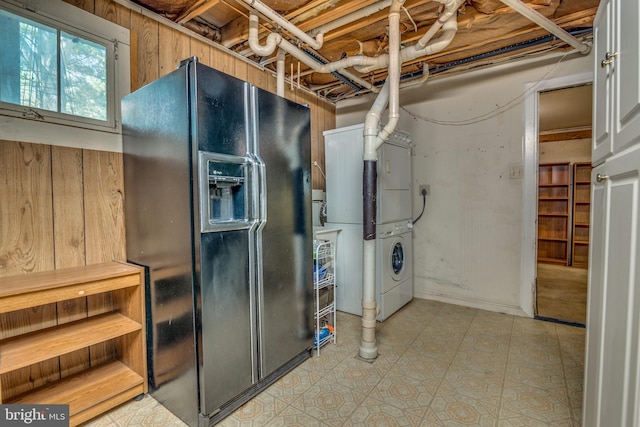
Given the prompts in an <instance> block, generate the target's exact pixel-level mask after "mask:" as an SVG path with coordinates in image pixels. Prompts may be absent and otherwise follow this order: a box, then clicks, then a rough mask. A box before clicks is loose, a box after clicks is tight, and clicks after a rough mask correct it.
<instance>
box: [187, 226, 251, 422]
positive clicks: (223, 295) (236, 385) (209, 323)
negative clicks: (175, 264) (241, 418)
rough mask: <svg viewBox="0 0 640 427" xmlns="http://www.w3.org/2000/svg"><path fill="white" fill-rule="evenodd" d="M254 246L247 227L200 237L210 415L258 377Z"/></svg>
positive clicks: (204, 377)
mask: <svg viewBox="0 0 640 427" xmlns="http://www.w3.org/2000/svg"><path fill="white" fill-rule="evenodd" d="M250 244H252V242H250V236H249V233H248V232H247V230H239V231H225V232H217V233H204V234H202V237H201V251H202V252H201V253H202V259H201V275H200V277H201V281H202V283H201V284H200V286H201V288H202V307H201V310H200V311H201V313H202V334H201V342H202V348H201V355H200V357H201V366H200V381H201V382H200V393H201V394H200V399H201V403H200V405H201V408H200V410H201V411H202V413H203V414H211V413H212V412H213V411H215V410H216V409H218V408H219V407H220V406H221V405H223V404H224V403H226V402H227V401H229V400H230V399H232V398H234V397H235V396H237V395H238V394H240V393H242V392H243V391H244V390H246V389H247V388H249V387H250V386H251V385H252V384H253V383H254V382H255V380H256V378H255V376H256V373H255V363H256V360H255V344H254V343H255V339H256V338H255V317H254V314H253V313H254V310H255V307H254V306H253V304H252V303H251V301H252V300H253V298H254V297H253V294H254V289H253V288H252V286H251V284H250V283H251V282H250V280H249V276H250V274H251V272H252V271H253V269H252V268H251V266H250V264H249V256H248V255H249V248H250Z"/></svg>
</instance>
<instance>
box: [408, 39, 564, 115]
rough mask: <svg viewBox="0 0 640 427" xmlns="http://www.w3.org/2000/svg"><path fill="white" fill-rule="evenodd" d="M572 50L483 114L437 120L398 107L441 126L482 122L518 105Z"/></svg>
mask: <svg viewBox="0 0 640 427" xmlns="http://www.w3.org/2000/svg"><path fill="white" fill-rule="evenodd" d="M572 52H573V51H569V52H567V53H565V54H564V55H562V56H561V57H560V59H559V60H558V62H556V64H555V65H554V66H553V67H552V68H551V69H550V70H548V71H547V72H546V73H545V74H544V75H543V76H542V77H540V78H539V79H538V80H537V81H536V82H535V83H534V84H533V85H531V86H530V87H529V88H528V89H526V90H524V91H523V92H522V93H521V94H519V95H517V96H516V97H514V98H512V99H511V100H509V101H508V102H507V103H505V104H504V105H502V106H499V107H498V108H496V109H495V110H492V111H489V112H487V113H484V114H480V115H478V116H475V117H471V118H468V119H464V120H439V119H433V118H430V117H425V116H421V115H419V114H417V113H413V112H411V111H409V110H408V109H407V108H406V107H405V106H403V105H401V106H400V108H401V109H402V110H404V111H405V112H406V113H407V114H409V115H410V116H411V117H413V118H414V119H418V120H422V121H424V122H428V123H434V124H437V125H442V126H468V125H472V124H476V123H480V122H484V121H486V120H489V119H492V118H494V117H496V116H497V115H498V114H501V113H503V112H505V111H508V110H510V109H511V108H513V107H515V106H516V105H518V104H519V103H520V101H522V99H523V98H524V97H525V96H526V95H528V94H529V93H530V92H532V91H534V90H535V89H536V88H537V87H538V85H539V84H540V83H541V82H542V81H543V80H545V79H546V78H547V77H548V76H549V75H550V74H552V73H553V72H555V71H556V69H557V68H558V67H559V66H560V63H562V61H563V60H564V59H565V58H566V57H567V55H569V54H570V53H572Z"/></svg>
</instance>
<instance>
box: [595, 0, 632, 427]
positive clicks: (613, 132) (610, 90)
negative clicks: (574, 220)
mask: <svg viewBox="0 0 640 427" xmlns="http://www.w3.org/2000/svg"><path fill="white" fill-rule="evenodd" d="M639 11H640V0H608V1H607V0H603V2H602V3H601V5H600V9H599V11H598V15H597V17H596V21H595V30H594V33H595V42H596V63H595V64H594V65H595V70H594V71H595V81H594V96H595V99H594V105H595V113H594V114H595V115H594V128H595V129H594V135H593V147H592V148H593V150H592V152H593V159H592V161H593V163H594V165H596V167H595V168H594V169H593V171H592V174H591V183H592V190H591V235H590V242H591V244H590V263H589V309H588V318H587V348H586V361H585V382H584V404H583V408H584V409H583V411H584V412H583V425H584V426H597V427H608V426H621V427H626V426H629V427H631V426H638V425H640V286H639V285H638V283H639V282H638V280H639V276H638V274H639V273H640V245H639V244H638V242H639V241H640V143H639V141H640V73H639V72H640V54H639V52H640V30H639V28H638V23H639V22H640V16H639Z"/></svg>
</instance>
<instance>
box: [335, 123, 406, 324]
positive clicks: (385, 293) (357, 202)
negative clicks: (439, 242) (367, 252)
mask: <svg viewBox="0 0 640 427" xmlns="http://www.w3.org/2000/svg"><path fill="white" fill-rule="evenodd" d="M363 130H364V125H363V124H358V125H353V126H348V127H344V128H340V129H334V130H330V131H326V132H324V137H325V167H326V176H327V180H326V182H327V191H326V199H327V224H326V225H327V227H332V228H340V229H341V230H342V231H341V232H340V235H339V236H338V247H339V248H340V250H339V251H338V253H337V254H336V266H337V272H336V303H337V309H338V310H340V311H344V312H348V313H353V314H357V315H362V262H363V261H362V260H363V250H362V246H363V237H362V217H363V215H362V170H363V149H364V143H363V135H362V134H363ZM377 173H378V211H377V224H378V226H377V233H376V234H377V237H376V247H377V249H376V252H377V264H378V266H377V271H376V287H377V295H376V300H377V302H378V305H379V306H380V314H379V316H378V317H377V319H378V320H379V321H383V320H385V319H386V318H387V317H389V316H390V315H391V314H393V313H394V312H395V311H397V310H398V309H399V308H400V307H402V306H403V305H405V304H406V303H408V302H409V301H411V299H412V298H413V266H412V262H411V257H412V246H413V242H412V234H411V215H412V209H411V139H410V137H409V135H408V134H406V133H404V132H401V131H395V132H394V133H393V134H392V135H391V136H390V138H389V140H388V141H387V142H385V143H384V144H383V145H382V146H381V147H380V149H379V150H378V171H377ZM391 230H394V231H393V232H391ZM381 232H382V234H381ZM397 237H401V239H402V240H401V242H402V243H401V246H402V253H403V262H402V265H403V267H402V271H401V272H399V273H397V274H391V272H392V271H393V269H392V264H391V263H390V262H391V261H390V258H389V257H391V255H390V254H389V253H386V252H385V250H386V249H385V248H386V246H388V245H390V244H391V243H392V240H393V238H397ZM390 239H391V240H390ZM394 246H395V244H394ZM397 253H398V251H396V254H397ZM400 277H401V279H400Z"/></svg>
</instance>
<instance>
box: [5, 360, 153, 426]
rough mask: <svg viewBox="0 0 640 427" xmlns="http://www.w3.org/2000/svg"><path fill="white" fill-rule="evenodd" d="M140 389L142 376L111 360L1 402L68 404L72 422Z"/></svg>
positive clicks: (117, 402)
mask: <svg viewBox="0 0 640 427" xmlns="http://www.w3.org/2000/svg"><path fill="white" fill-rule="evenodd" d="M144 392H145V390H144V379H143V378H142V377H141V376H140V375H138V374H136V373H135V372H133V371H132V370H131V369H129V368H127V367H126V366H125V365H124V364H122V363H121V362H119V361H113V362H110V363H107V364H105V365H102V366H98V367H96V368H91V369H88V370H86V371H83V372H81V373H79V374H76V375H72V376H69V377H66V378H63V379H62V380H60V381H56V382H55V383H51V384H48V385H46V386H44V387H40V388H38V389H36V390H34V391H31V392H28V393H26V394H22V395H20V396H17V397H15V398H12V399H10V400H9V401H8V402H5V403H10V404H25V403H37V404H43V405H47V404H68V405H69V415H70V416H71V421H72V424H73V425H76V424H79V423H80V422H84V421H86V420H88V419H90V418H93V417H95V416H97V415H99V414H100V413H102V412H104V411H105V410H107V409H110V408H112V407H114V406H115V405H117V404H120V403H122V402H124V401H126V400H128V399H130V398H133V397H135V396H137V395H139V394H141V393H144ZM104 403H107V405H104Z"/></svg>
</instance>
